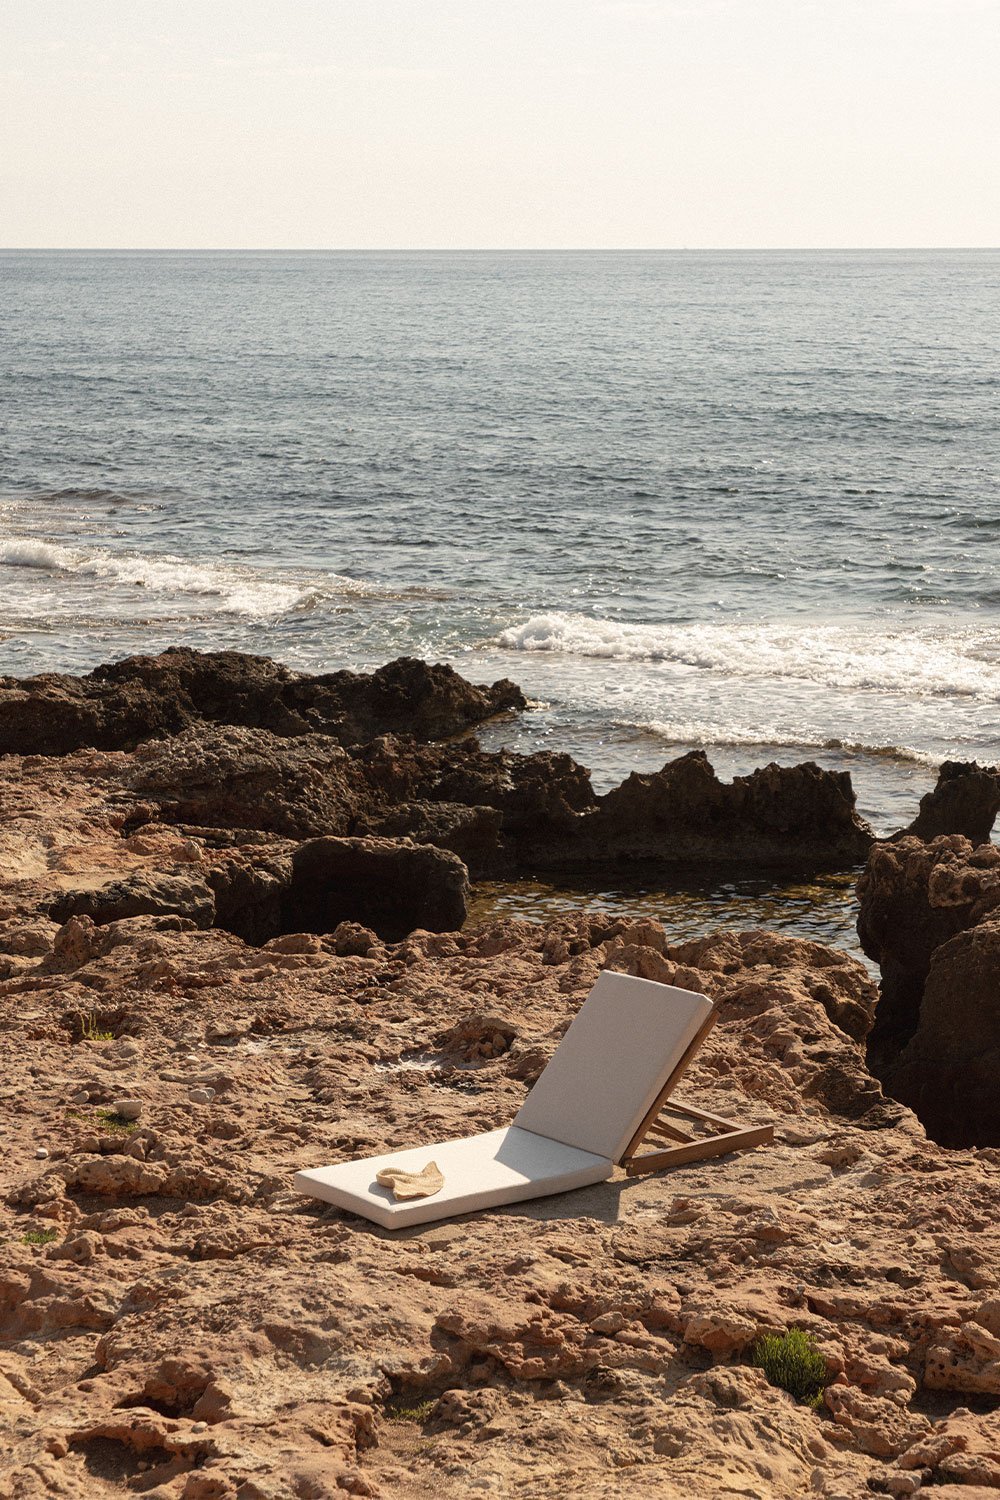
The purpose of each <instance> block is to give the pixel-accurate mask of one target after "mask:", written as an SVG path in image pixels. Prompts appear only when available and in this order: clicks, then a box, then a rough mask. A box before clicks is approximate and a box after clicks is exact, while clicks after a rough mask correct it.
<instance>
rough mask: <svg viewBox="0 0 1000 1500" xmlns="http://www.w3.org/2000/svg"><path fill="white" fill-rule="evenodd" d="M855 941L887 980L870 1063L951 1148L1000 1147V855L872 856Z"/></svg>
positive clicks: (916, 846)
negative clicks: (998, 1078)
mask: <svg viewBox="0 0 1000 1500" xmlns="http://www.w3.org/2000/svg"><path fill="white" fill-rule="evenodd" d="M858 896H859V899H860V903H861V905H860V913H859V917H858V933H859V936H860V938H861V942H862V945H863V947H864V950H865V952H866V953H867V954H868V955H869V957H871V958H873V959H875V961H876V962H877V963H878V964H879V965H880V967H881V971H882V984H881V996H880V999H879V1004H878V1010H877V1013H876V1018H875V1025H874V1028H873V1030H872V1034H871V1037H870V1039H869V1047H868V1058H869V1063H870V1065H871V1067H872V1068H873V1070H874V1071H875V1072H876V1074H877V1075H878V1076H879V1078H881V1079H882V1081H883V1083H884V1084H885V1086H886V1088H887V1089H888V1090H889V1091H890V1092H891V1093H892V1094H893V1095H894V1096H895V1097H896V1098H899V1099H901V1100H903V1101H904V1102H905V1103H907V1104H908V1105H910V1107H911V1108H913V1109H914V1110H916V1112H917V1113H918V1114H919V1116H920V1118H921V1120H922V1121H923V1123H924V1125H925V1126H926V1127H927V1129H928V1130H929V1131H930V1133H931V1134H932V1135H933V1136H934V1138H935V1139H936V1140H940V1141H942V1142H943V1143H944V1144H946V1145H1000V1089H998V1088H997V1076H998V1074H997V1067H998V1065H1000V1056H998V1052H997V1049H998V1047H1000V943H998V941H997V939H998V928H997V923H998V922H1000V849H998V848H996V846H995V845H993V844H980V845H979V846H978V847H974V846H973V845H972V844H971V843H970V842H969V840H968V839H966V838H962V837H961V836H960V835H958V834H952V835H947V836H941V837H938V838H935V839H932V840H931V842H930V843H926V844H925V843H923V842H922V841H921V840H920V839H917V838H914V837H912V836H910V837H905V838H899V839H897V840H894V841H890V842H887V843H883V844H878V845H876V847H875V848H874V849H873V850H872V853H871V855H870V857H869V860H868V865H867V867H866V869H865V872H864V874H863V875H862V877H861V880H860V881H859V883H858Z"/></svg>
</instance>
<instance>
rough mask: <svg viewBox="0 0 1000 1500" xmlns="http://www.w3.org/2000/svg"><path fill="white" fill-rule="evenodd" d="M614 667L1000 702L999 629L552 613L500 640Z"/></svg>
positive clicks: (503, 634) (533, 618) (515, 648)
mask: <svg viewBox="0 0 1000 1500" xmlns="http://www.w3.org/2000/svg"><path fill="white" fill-rule="evenodd" d="M491 644H492V645H494V646H500V647H503V648H505V649H506V650H508V651H548V652H559V653H562V654H564V655H567V656H578V657H596V658H603V659H607V660H609V661H632V662H642V661H649V662H664V663H669V664H672V665H673V666H675V667H677V668H682V669H683V668H687V669H690V670H692V671H703V672H708V673H712V674H713V675H715V676H719V677H730V678H733V677H736V678H757V679H761V680H771V681H774V680H775V679H793V680H798V681H802V682H808V683H811V684H813V685H815V686H819V687H827V688H847V689H855V690H862V691H876V692H887V693H905V694H907V695H910V696H914V695H919V694H922V693H927V694H932V695H935V696H938V695H944V696H949V697H951V696H960V697H961V696H968V697H983V698H985V699H988V700H990V701H997V699H998V697H1000V687H998V681H1000V672H998V667H1000V630H997V629H996V627H993V628H990V627H986V626H970V627H965V628H955V627H951V628H941V629H934V628H928V627H922V628H920V629H893V628H891V627H884V628H879V627H877V626H871V625H830V624H824V625H810V624H808V623H807V622H805V621H801V622H797V621H794V622H787V623H781V624H767V625H762V624H746V623H728V622H726V623H723V622H716V621H711V622H707V623H705V624H696V625H690V624H689V625H630V624H622V623H619V622H616V621H610V620H594V619H592V618H590V616H588V615H582V614H571V613H564V612H561V611H553V612H551V613H549V614H538V615H532V616H531V617H530V618H529V619H527V620H525V621H524V622H523V623H522V624H520V625H514V626H511V627H509V628H508V629H506V630H504V631H502V632H501V633H500V635H499V636H498V637H496V639H495V640H494V641H493V642H491Z"/></svg>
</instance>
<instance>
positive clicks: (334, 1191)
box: [295, 1125, 614, 1229]
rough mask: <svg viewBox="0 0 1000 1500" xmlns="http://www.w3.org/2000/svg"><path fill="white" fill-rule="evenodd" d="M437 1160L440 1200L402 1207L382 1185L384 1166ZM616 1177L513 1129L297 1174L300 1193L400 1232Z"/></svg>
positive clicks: (607, 1168)
mask: <svg viewBox="0 0 1000 1500" xmlns="http://www.w3.org/2000/svg"><path fill="white" fill-rule="evenodd" d="M429 1161H436V1162H437V1164H438V1166H439V1167H440V1168H441V1171H442V1172H443V1173H444V1187H443V1188H442V1189H441V1191H440V1193H435V1194H434V1196H433V1198H417V1199H414V1200H412V1201H410V1202H401V1203H397V1202H396V1200H395V1199H394V1198H393V1196H392V1191H391V1189H390V1188H384V1187H380V1186H379V1184H378V1183H377V1182H376V1181H375V1176H376V1173H378V1172H380V1171H381V1170H382V1169H383V1168H384V1167H389V1166H393V1167H402V1168H403V1169H404V1170H405V1171H407V1172H419V1171H420V1170H421V1169H422V1168H423V1167H425V1166H426V1165H427V1163H428V1162H429ZM613 1170H614V1164H613V1162H611V1161H610V1160H609V1159H608V1158H607V1157H604V1156H596V1155H594V1153H593V1152H590V1151H579V1150H577V1149H575V1148H574V1147H572V1146H566V1145H563V1144H562V1143H561V1142H560V1141H553V1140H548V1139H547V1138H546V1137H545V1136H541V1135H535V1134H533V1133H532V1132H531V1131H530V1130H520V1129H518V1128H517V1127H516V1126H513V1125H511V1126H508V1127H507V1128H506V1129H504V1130H491V1131H490V1132H489V1133H488V1134H487V1135H470V1136H466V1137H465V1138H464V1139H463V1140H458V1141H438V1142H436V1143H435V1144H434V1145H430V1146H417V1147H412V1148H410V1149H409V1150H406V1151H390V1152H389V1153H388V1154H387V1155H385V1156H369V1157H366V1158H365V1159H364V1160H362V1161H345V1162H340V1163H339V1164H338V1165H337V1166H334V1167H314V1168H312V1169H311V1170H310V1171H306V1172H296V1174H295V1186H296V1188H297V1189H298V1191H299V1192H300V1193H306V1194H308V1196H310V1197H312V1198H322V1199H323V1200H324V1201H325V1202H327V1203H335V1204H336V1205H337V1207H338V1208H346V1209H349V1210H350V1212H351V1213H355V1214H361V1215H363V1217H364V1218H366V1219H373V1220H374V1221H375V1223H376V1224H381V1225H383V1227H384V1228H386V1229H398V1228H400V1227H401V1226H402V1225H404V1224H427V1223H430V1222H431V1221H433V1220H434V1219H449V1218H451V1217H453V1215H455V1214H467V1213H471V1212H472V1211H473V1210H474V1209H477V1208H495V1207H496V1206H497V1205H498V1204H501V1203H517V1202H519V1201H520V1200H521V1199H522V1198H541V1197H543V1196H544V1195H545V1194H546V1193H564V1192H567V1191H568V1190H569V1189H570V1188H578V1187H587V1186H588V1185H589V1184H590V1183H592V1182H603V1181H604V1180H605V1178H607V1177H610V1176H611V1173H612V1172H613Z"/></svg>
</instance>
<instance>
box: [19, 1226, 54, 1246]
mask: <svg viewBox="0 0 1000 1500" xmlns="http://www.w3.org/2000/svg"><path fill="white" fill-rule="evenodd" d="M21 1238H22V1240H23V1241H24V1243H25V1244H26V1245H51V1244H52V1241H53V1240H57V1239H58V1238H59V1231H58V1229H27V1230H25V1232H24V1234H23V1235H22V1236H21Z"/></svg>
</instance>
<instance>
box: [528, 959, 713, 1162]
mask: <svg viewBox="0 0 1000 1500" xmlns="http://www.w3.org/2000/svg"><path fill="white" fill-rule="evenodd" d="M711 1014H712V1002H711V1000H709V999H708V998H707V997H706V996H705V995H698V994H696V993H695V992H694V991H693V990H679V989H676V988H675V987H674V986H673V985H671V984H655V983H654V982H653V981H652V980H651V979H636V978H635V977H634V975H632V974H616V973H613V972H612V971H611V970H610V969H605V971H604V973H603V974H600V975H598V978H597V983H596V984H595V985H594V988H593V989H592V990H591V992H590V994H589V995H588V996H587V998H586V1000H585V1001H584V1002H583V1004H582V1006H581V1007H580V1009H579V1010H578V1011H577V1013H576V1016H575V1017H574V1019H573V1023H572V1025H571V1026H570V1028H569V1030H568V1031H567V1032H566V1035H565V1036H564V1037H563V1039H562V1041H561V1042H560V1043H559V1046H558V1047H557V1048H556V1050H555V1052H554V1053H553V1055H552V1057H551V1059H550V1061H549V1063H548V1065H547V1067H546V1068H545V1069H544V1070H543V1072H542V1074H541V1077H540V1078H539V1079H538V1082H537V1083H536V1084H535V1086H534V1088H533V1089H532V1090H531V1093H530V1094H529V1095H528V1097H527V1099H526V1100H525V1101H524V1103H523V1104H522V1106H521V1108H520V1109H519V1110H518V1112H517V1114H516V1115H515V1117H514V1124H515V1125H520V1126H521V1127H522V1128H523V1129H524V1130H533V1131H535V1132H536V1133H537V1134H538V1135H547V1136H550V1137H551V1138H552V1139H553V1140H555V1141H563V1142H564V1143H565V1144H566V1145H567V1146H576V1147H578V1148H579V1149H580V1150H581V1151H593V1152H594V1153H595V1155H597V1156H607V1157H610V1159H611V1160H612V1161H620V1160H621V1157H622V1154H623V1152H624V1151H625V1149H626V1147H627V1146H628V1143H629V1141H630V1140H631V1139H632V1137H633V1135H634V1134H635V1132H636V1130H637V1129H638V1128H639V1125H640V1124H641V1122H642V1119H643V1116H644V1115H645V1114H646V1111H647V1110H648V1109H649V1108H650V1106H651V1105H652V1103H653V1101H654V1100H655V1098H656V1096H657V1094H658V1093H659V1092H660V1090H661V1089H662V1087H663V1085H664V1084H665V1083H666V1081H667V1079H668V1078H669V1077H670V1075H671V1073H672V1072H673V1070H674V1068H675V1067H676V1066H677V1064H678V1063H679V1062H680V1060H681V1058H682V1057H683V1056H684V1053H685V1052H686V1051H687V1049H688V1047H689V1046H690V1044H691V1042H692V1041H693V1040H694V1038H695V1036H696V1035H697V1033H698V1030H699V1028H700V1027H701V1026H703V1025H704V1023H705V1022H706V1021H707V1020H708V1018H709V1016H710V1015H711Z"/></svg>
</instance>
